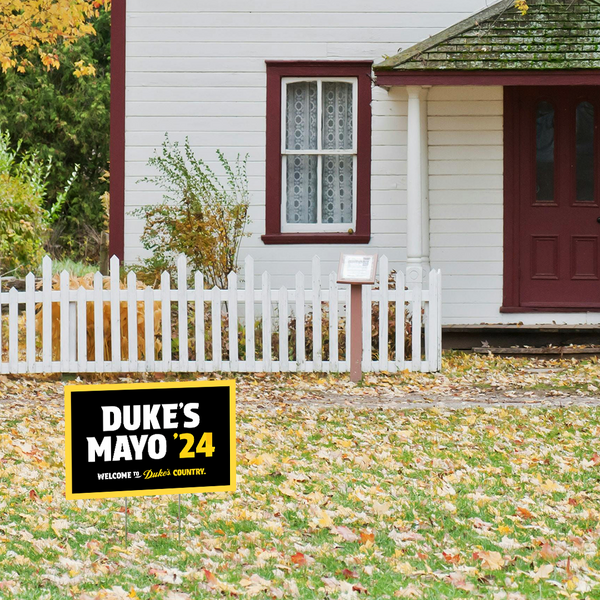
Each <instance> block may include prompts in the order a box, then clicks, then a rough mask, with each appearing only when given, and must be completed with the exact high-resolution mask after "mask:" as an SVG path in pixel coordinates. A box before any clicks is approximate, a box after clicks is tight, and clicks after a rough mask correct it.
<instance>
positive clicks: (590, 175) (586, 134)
mask: <svg viewBox="0 0 600 600" xmlns="http://www.w3.org/2000/svg"><path fill="white" fill-rule="evenodd" d="M575 118H576V126H575V130H576V131H575V143H576V155H575V164H576V169H577V175H576V185H577V194H576V197H575V200H576V201H577V202H594V199H595V197H596V196H595V193H594V183H595V182H594V179H595V175H594V123H595V121H594V105H593V104H591V103H590V102H581V103H580V104H579V105H578V106H577V109H576V117H575Z"/></svg>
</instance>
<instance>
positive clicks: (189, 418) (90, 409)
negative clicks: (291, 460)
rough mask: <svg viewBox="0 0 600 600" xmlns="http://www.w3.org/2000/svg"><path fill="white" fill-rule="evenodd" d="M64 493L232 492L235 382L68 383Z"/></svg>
mask: <svg viewBox="0 0 600 600" xmlns="http://www.w3.org/2000/svg"><path fill="white" fill-rule="evenodd" d="M65 442H66V447H65V458H66V474H67V490H66V496H67V499H70V500H72V499H78V498H114V497H123V496H150V495H155V494H183V493H193V492H223V491H234V490H235V382H234V381H194V382H184V383H136V384H123V385H121V384H119V385H77V386H66V387H65Z"/></svg>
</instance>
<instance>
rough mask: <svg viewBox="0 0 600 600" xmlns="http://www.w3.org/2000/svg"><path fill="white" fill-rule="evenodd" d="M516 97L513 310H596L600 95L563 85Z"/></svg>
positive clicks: (599, 287)
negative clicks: (516, 303) (516, 288)
mask: <svg viewBox="0 0 600 600" xmlns="http://www.w3.org/2000/svg"><path fill="white" fill-rule="evenodd" d="M518 94H519V100H520V102H519V103H518V107H517V110H518V111H519V114H518V117H517V122H518V123H519V128H518V131H517V135H518V141H519V144H518V154H519V156H518V159H519V160H518V165H517V168H516V169H515V172H516V175H517V176H518V182H517V185H516V186H515V187H514V188H513V189H515V190H516V192H517V195H518V198H517V200H518V210H516V211H515V213H514V215H515V217H516V218H517V219H518V223H516V224H513V225H514V226H515V227H516V228H517V231H518V237H517V240H516V241H517V244H518V252H519V256H518V264H519V270H518V273H519V275H518V276H519V305H520V306H522V307H525V308H527V307H531V308H538V309H539V308H541V309H548V310H550V309H552V308H559V309H561V308H592V309H593V308H600V284H599V283H598V277H599V273H598V265H599V262H600V260H599V258H600V257H599V252H600V244H599V243H598V238H599V236H600V222H599V221H598V219H599V218H600V202H599V185H598V183H599V181H598V178H599V166H600V161H599V152H598V149H599V144H598V135H597V133H598V132H597V129H598V115H599V113H600V93H599V91H598V88H597V87H592V86H590V87H568V86H565V87H537V88H522V89H521V90H520V91H519V92H518ZM506 226H509V224H508V223H507V224H506Z"/></svg>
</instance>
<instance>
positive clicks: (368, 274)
mask: <svg viewBox="0 0 600 600" xmlns="http://www.w3.org/2000/svg"><path fill="white" fill-rule="evenodd" d="M376 273H377V254H342V255H341V256H340V265H339V268H338V279H337V282H338V283H349V284H350V379H351V381H354V382H356V381H360V379H361V377H362V351H363V349H362V286H363V285H373V284H374V283H375V276H376Z"/></svg>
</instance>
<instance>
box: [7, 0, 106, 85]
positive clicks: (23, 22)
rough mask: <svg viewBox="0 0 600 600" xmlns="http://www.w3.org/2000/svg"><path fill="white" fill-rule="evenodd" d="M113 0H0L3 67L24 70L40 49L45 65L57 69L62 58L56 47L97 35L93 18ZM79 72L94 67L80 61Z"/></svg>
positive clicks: (88, 70) (39, 53)
mask: <svg viewBox="0 0 600 600" xmlns="http://www.w3.org/2000/svg"><path fill="white" fill-rule="evenodd" d="M110 3H111V0H0V67H2V71H3V72H4V73H6V72H7V71H8V70H9V69H16V70H17V71H19V72H25V71H26V70H27V68H28V67H30V66H32V62H31V60H30V57H31V55H32V52H37V54H38V55H39V58H40V60H41V61H42V63H43V65H44V66H45V67H46V68H47V69H48V70H50V69H57V68H58V67H59V66H60V59H59V56H58V54H57V53H56V52H55V49H56V48H57V47H58V46H59V45H60V46H62V45H64V46H69V45H71V44H73V43H74V42H75V41H77V40H78V39H80V38H82V37H85V36H89V35H94V34H95V30H94V26H93V25H92V22H91V21H92V19H94V18H97V17H98V15H99V11H100V9H102V8H106V9H110ZM77 68H78V70H79V74H80V75H86V74H91V73H92V72H93V67H90V66H89V65H85V64H83V63H82V64H80V65H78V66H77Z"/></svg>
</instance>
